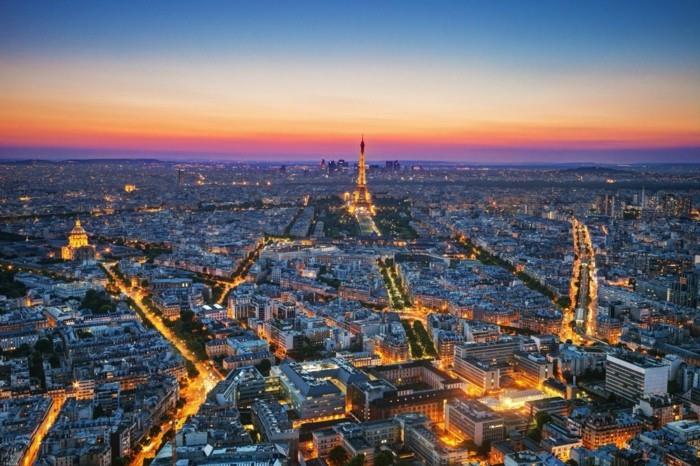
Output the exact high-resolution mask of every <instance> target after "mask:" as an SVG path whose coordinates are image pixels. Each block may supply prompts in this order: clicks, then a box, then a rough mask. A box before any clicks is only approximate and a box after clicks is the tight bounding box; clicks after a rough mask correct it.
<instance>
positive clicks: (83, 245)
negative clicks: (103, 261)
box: [61, 219, 95, 261]
mask: <svg viewBox="0 0 700 466" xmlns="http://www.w3.org/2000/svg"><path fill="white" fill-rule="evenodd" d="M94 258H95V246H92V245H90V243H89V242H88V234H87V232H86V231H85V229H84V228H83V226H82V225H81V224H80V220H79V219H76V220H75V225H74V226H73V229H72V230H71V231H70V233H68V244H67V245H66V246H63V247H62V248H61V259H63V260H68V261H70V260H82V261H87V260H92V259H94Z"/></svg>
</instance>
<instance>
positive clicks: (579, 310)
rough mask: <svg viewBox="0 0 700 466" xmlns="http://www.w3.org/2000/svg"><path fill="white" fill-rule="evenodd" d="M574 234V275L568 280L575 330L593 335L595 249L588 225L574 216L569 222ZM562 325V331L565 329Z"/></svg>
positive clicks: (568, 316)
mask: <svg viewBox="0 0 700 466" xmlns="http://www.w3.org/2000/svg"><path fill="white" fill-rule="evenodd" d="M572 228H573V235H574V253H575V256H576V259H575V262H574V271H573V277H572V279H571V290H570V297H571V298H573V299H572V302H571V310H572V311H573V312H575V315H574V316H573V317H574V319H575V321H576V331H577V333H580V334H582V335H585V336H587V337H595V333H596V313H597V307H598V282H597V276H596V275H597V274H596V266H595V250H594V249H593V243H592V241H591V236H590V233H589V231H588V227H587V226H586V225H584V224H583V223H581V222H579V221H578V220H577V219H573V221H572ZM570 317H571V316H570V315H567V316H566V318H565V324H564V326H563V327H568V325H567V324H566V323H568V322H570V321H571V319H570ZM564 330H565V329H564V328H562V332H564Z"/></svg>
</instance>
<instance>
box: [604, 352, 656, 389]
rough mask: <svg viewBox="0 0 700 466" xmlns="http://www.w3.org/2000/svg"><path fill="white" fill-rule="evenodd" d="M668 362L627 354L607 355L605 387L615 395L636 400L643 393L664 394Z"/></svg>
mask: <svg viewBox="0 0 700 466" xmlns="http://www.w3.org/2000/svg"><path fill="white" fill-rule="evenodd" d="M668 372H669V369H668V364H666V363H664V362H660V361H656V360H654V359H651V358H647V357H639V356H635V355H632V354H631V353H629V354H620V355H614V356H613V355H611V354H608V355H607V359H606V364H605V389H606V390H607V391H609V392H610V393H613V394H615V395H616V396H619V397H622V398H625V399H627V400H630V401H637V400H638V399H639V398H640V397H642V396H643V395H665V394H666V393H667V390H668Z"/></svg>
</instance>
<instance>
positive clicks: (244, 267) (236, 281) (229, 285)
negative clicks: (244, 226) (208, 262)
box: [217, 241, 265, 304]
mask: <svg viewBox="0 0 700 466" xmlns="http://www.w3.org/2000/svg"><path fill="white" fill-rule="evenodd" d="M264 247H265V242H264V241H261V242H259V243H258V245H257V246H256V247H255V250H254V251H253V252H252V253H251V254H250V255H249V256H248V257H246V258H245V260H244V261H243V263H242V264H241V268H240V270H241V272H240V273H239V274H238V276H236V277H233V279H231V280H230V281H221V280H217V283H218V284H219V285H222V286H223V287H224V290H223V291H222V292H221V296H220V297H219V299H218V301H217V304H223V303H224V301H225V300H226V297H227V296H228V294H229V292H230V291H231V290H232V289H234V288H236V287H237V286H238V285H240V284H241V283H243V282H244V281H245V276H246V274H247V273H248V270H250V267H251V266H252V265H253V264H254V263H255V261H256V260H257V259H258V256H259V255H260V251H262V249H263V248H264Z"/></svg>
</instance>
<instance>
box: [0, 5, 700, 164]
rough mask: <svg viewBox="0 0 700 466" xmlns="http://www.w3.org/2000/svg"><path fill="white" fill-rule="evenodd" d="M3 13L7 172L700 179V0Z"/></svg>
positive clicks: (6, 8)
mask: <svg viewBox="0 0 700 466" xmlns="http://www.w3.org/2000/svg"><path fill="white" fill-rule="evenodd" d="M378 3H379V2H366V3H363V2H332V1H329V2H317V3H316V2H314V3H311V2H299V3H297V2H265V1H247V2H233V1H227V2H207V1H202V2H200V1H197V2H177V1H168V2H156V1H148V2H133V3H129V2H125V1H114V2H101V1H89V2H82V3H81V2H63V1H36V2H35V1H28V0H24V1H16V2H15V1H3V2H0V157H2V158H6V159H7V158H66V157H141V156H148V157H157V158H178V159H246V160H286V159H289V160H292V159H296V160H316V159H318V158H320V157H325V158H336V157H341V158H342V157H345V158H350V157H353V156H355V154H356V152H357V147H358V142H359V137H360V135H361V134H362V133H364V135H365V138H366V140H367V143H368V145H367V149H368V159H369V160H370V161H372V160H383V159H387V158H399V159H413V160H416V159H418V160H464V161H470V162H479V163H512V162H571V161H595V162H647V161H692V162H700V1H697V0H693V1H688V2H681V1H656V2H645V1H629V2H625V1H601V2H597V1H581V2H574V1H561V2H546V1H534V2H523V1H512V2H511V1H484V2H472V1H466V0H464V1H458V2H453V3H440V2H416V3H411V2H406V1H401V2H382V4H381V5H379V4H378Z"/></svg>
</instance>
